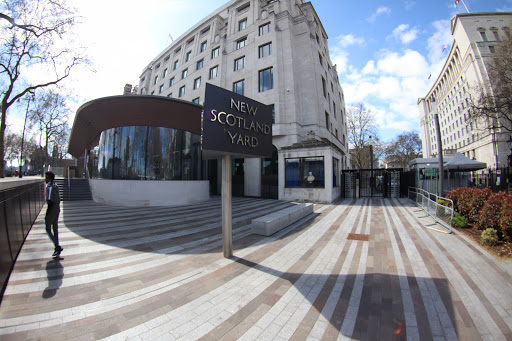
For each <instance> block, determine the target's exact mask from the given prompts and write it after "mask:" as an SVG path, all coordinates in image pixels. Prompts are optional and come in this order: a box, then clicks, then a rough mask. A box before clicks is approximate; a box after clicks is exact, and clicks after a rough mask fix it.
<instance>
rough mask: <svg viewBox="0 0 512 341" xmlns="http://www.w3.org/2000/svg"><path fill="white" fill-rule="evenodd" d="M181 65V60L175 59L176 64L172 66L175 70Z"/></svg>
mask: <svg viewBox="0 0 512 341" xmlns="http://www.w3.org/2000/svg"><path fill="white" fill-rule="evenodd" d="M179 65H180V63H179V60H175V61H174V65H173V66H172V69H173V70H176V69H177V68H178V66H179Z"/></svg>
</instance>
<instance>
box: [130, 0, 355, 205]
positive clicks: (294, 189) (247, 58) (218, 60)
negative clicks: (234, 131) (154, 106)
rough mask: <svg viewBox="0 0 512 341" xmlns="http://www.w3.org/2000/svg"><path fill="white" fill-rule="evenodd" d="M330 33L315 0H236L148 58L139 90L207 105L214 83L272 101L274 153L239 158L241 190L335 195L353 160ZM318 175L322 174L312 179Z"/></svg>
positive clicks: (212, 173)
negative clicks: (312, 0) (206, 96)
mask: <svg viewBox="0 0 512 341" xmlns="http://www.w3.org/2000/svg"><path fill="white" fill-rule="evenodd" d="M327 38H328V37H327V33H326V32H325V30H324V28H323V26H322V23H321V21H320V18H319V17H318V15H317V13H316V12H315V9H314V8H313V5H312V4H311V3H310V2H305V1H303V0H281V1H261V0H233V1H229V2H228V3H226V4H225V5H224V6H222V7H221V8H219V9H218V10H216V11H215V12H213V13H211V14H210V15H208V16H207V17H206V18H204V19H203V20H202V21H200V22H199V23H197V24H195V25H194V26H193V27H192V28H190V29H189V30H188V31H186V32H185V33H184V34H183V35H182V36H181V37H179V38H178V39H176V40H175V41H174V42H173V43H172V44H171V45H170V46H169V47H168V48H166V49H165V50H164V51H162V52H161V53H160V54H159V55H158V56H156V58H155V59H154V60H153V61H151V63H149V65H148V66H147V67H146V68H145V69H144V70H143V72H142V74H141V76H140V81H139V84H138V89H139V93H140V94H148V95H155V96H168V97H173V98H179V99H182V100H186V101H193V102H195V103H198V104H203V102H204V94H205V84H206V83H207V82H208V83H211V84H213V85H216V86H219V87H222V88H225V89H228V90H231V91H233V92H236V93H239V94H242V95H244V96H247V97H250V98H252V99H254V100H256V101H259V102H261V103H264V104H267V105H270V106H272V108H273V125H272V136H273V138H272V141H273V146H274V147H275V149H274V156H273V158H272V159H259V158H251V159H248V158H246V159H243V160H234V168H233V169H234V172H235V176H238V179H237V180H235V179H234V180H233V186H234V191H235V190H236V189H235V187H236V186H237V185H239V186H240V188H239V189H238V192H239V193H238V194H240V195H245V196H264V197H265V196H267V197H269V196H270V197H276V198H277V197H278V198H279V199H282V200H308V201H318V202H331V201H333V200H334V199H335V198H337V197H338V196H339V195H340V193H341V189H340V180H339V178H340V176H339V175H340V172H341V169H343V168H347V167H348V164H347V163H348V162H349V161H348V138H347V126H346V113H345V100H344V96H343V90H342V89H341V86H340V83H339V79H338V73H337V70H336V66H335V65H333V64H332V62H331V60H330V56H329V49H328V43H327ZM206 164H207V168H208V169H206V170H205V173H206V176H207V177H208V178H209V179H211V180H212V181H214V182H215V179H220V162H217V163H215V162H207V163H206ZM309 172H312V173H317V174H313V176H314V177H315V180H314V181H312V182H310V181H308V180H307V178H308V176H309ZM310 179H311V177H310ZM215 186H217V187H218V186H220V183H218V181H216V182H215V183H214V187H215ZM267 186H268V188H274V190H272V189H271V190H270V192H272V193H273V194H272V193H271V194H269V193H268V191H267V189H266V188H267Z"/></svg>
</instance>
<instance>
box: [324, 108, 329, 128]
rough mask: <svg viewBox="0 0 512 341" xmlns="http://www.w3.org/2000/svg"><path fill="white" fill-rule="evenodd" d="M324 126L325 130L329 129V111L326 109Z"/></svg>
mask: <svg viewBox="0 0 512 341" xmlns="http://www.w3.org/2000/svg"><path fill="white" fill-rule="evenodd" d="M325 127H326V128H327V130H329V127H330V125H329V113H328V112H327V111H326V112H325ZM329 131H330V130H329Z"/></svg>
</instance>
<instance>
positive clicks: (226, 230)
mask: <svg viewBox="0 0 512 341" xmlns="http://www.w3.org/2000/svg"><path fill="white" fill-rule="evenodd" d="M221 194H222V246H223V249H224V257H226V258H231V257H233V226H232V210H231V206H232V205H231V203H232V192H231V155H223V156H222V191H221Z"/></svg>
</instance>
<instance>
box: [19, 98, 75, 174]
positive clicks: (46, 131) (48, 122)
mask: <svg viewBox="0 0 512 341" xmlns="http://www.w3.org/2000/svg"><path fill="white" fill-rule="evenodd" d="M68 117H69V108H68V107H67V106H66V100H65V98H64V96H62V95H60V94H58V93H55V92H53V91H48V92H43V93H42V95H41V96H39V97H36V103H35V105H34V108H33V109H31V110H30V113H29V121H30V127H31V128H33V127H37V130H38V132H39V134H40V135H39V136H40V137H39V145H40V146H41V147H42V148H43V160H42V161H43V166H47V165H48V158H47V156H48V149H49V148H52V150H53V146H54V144H55V143H56V141H60V140H62V137H63V136H66V133H67V131H68V130H69V127H68V126H67V122H68ZM50 144H51V146H50Z"/></svg>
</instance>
